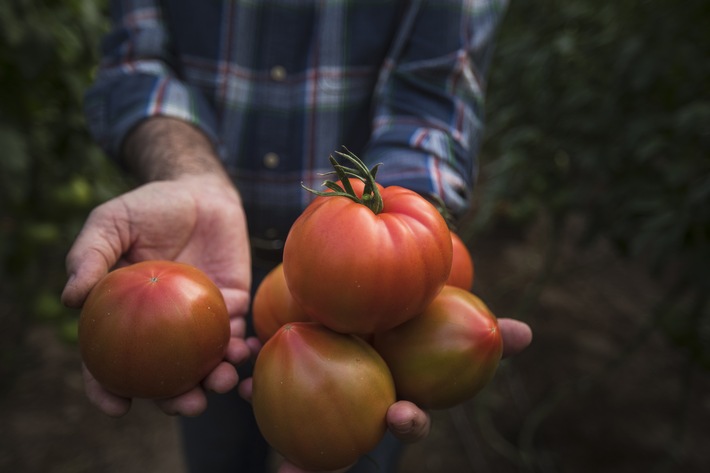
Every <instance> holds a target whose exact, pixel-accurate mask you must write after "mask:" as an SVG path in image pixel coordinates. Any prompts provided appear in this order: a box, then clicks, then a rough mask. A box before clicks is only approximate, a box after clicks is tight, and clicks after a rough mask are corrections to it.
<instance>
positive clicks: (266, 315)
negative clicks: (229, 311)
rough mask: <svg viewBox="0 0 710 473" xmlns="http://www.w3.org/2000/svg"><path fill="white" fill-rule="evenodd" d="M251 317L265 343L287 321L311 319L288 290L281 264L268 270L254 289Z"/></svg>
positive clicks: (260, 338) (258, 334)
mask: <svg viewBox="0 0 710 473" xmlns="http://www.w3.org/2000/svg"><path fill="white" fill-rule="evenodd" d="M252 318H253V321H254V331H255V332H256V335H257V337H258V338H259V340H261V342H262V343H266V341H267V340H268V339H269V338H271V336H272V335H273V334H275V333H276V331H277V330H278V329H279V328H281V327H282V326H283V325H284V324H285V323H287V322H308V321H311V320H312V319H311V318H310V317H309V316H308V314H306V311H305V310H303V308H302V307H301V306H300V305H298V303H297V302H296V301H295V300H294V298H293V296H292V295H291V292H290V291H289V290H288V286H286V279H285V278H284V270H283V264H279V265H278V266H276V267H275V268H274V269H272V270H271V271H269V274H267V275H266V277H265V278H264V279H263V280H262V281H261V283H260V284H259V287H258V288H257V289H256V294H254V302H253V304H252Z"/></svg>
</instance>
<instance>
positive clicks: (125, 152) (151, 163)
mask: <svg viewBox="0 0 710 473" xmlns="http://www.w3.org/2000/svg"><path fill="white" fill-rule="evenodd" d="M121 159H122V160H123V162H124V164H125V165H126V167H127V168H128V170H129V171H130V172H131V174H133V175H134V176H135V177H136V178H138V179H139V180H140V181H142V182H149V181H156V180H179V179H183V178H185V177H190V176H200V175H207V176H214V177H215V178H219V179H222V180H226V181H229V178H228V175H227V173H226V171H225V169H224V167H223V166H222V163H221V162H220V160H219V157H218V156H217V152H216V150H215V149H214V146H213V144H212V142H211V141H210V140H209V138H208V137H207V136H206V135H205V134H204V133H203V132H202V131H201V130H199V129H198V128H197V127H195V126H193V125H191V124H190V123H188V122H185V121H183V120H179V119H176V118H170V117H153V118H149V119H147V120H144V121H143V122H141V123H140V124H138V125H137V126H136V127H135V128H134V129H133V130H132V131H131V132H130V133H129V134H128V136H127V137H126V140H125V142H124V144H123V148H122V152H121Z"/></svg>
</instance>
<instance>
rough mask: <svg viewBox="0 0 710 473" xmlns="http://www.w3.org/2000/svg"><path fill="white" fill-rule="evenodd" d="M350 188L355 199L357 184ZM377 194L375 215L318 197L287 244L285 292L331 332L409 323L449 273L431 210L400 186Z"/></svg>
mask: <svg viewBox="0 0 710 473" xmlns="http://www.w3.org/2000/svg"><path fill="white" fill-rule="evenodd" d="M353 187H356V186H355V185H354V186H353ZM355 190H356V192H359V195H361V194H362V185H361V183H360V186H359V187H356V189H355ZM380 192H381V195H382V199H383V202H384V208H383V211H382V212H380V213H379V214H375V213H374V212H372V211H371V210H370V209H369V208H367V207H366V206H364V205H361V204H359V203H356V202H353V201H352V200H350V199H348V198H346V197H340V196H334V197H322V196H321V197H317V198H316V199H315V200H314V201H313V202H312V203H311V204H310V205H309V206H308V207H307V208H306V209H305V210H304V212H303V213H302V214H301V215H300V216H299V218H298V219H297V220H296V221H295V222H294V224H293V225H292V227H291V230H290V232H289V234H288V236H287V238H286V244H285V248H284V274H285V277H286V282H287V284H288V287H289V290H290V291H291V294H293V297H294V298H295V299H296V300H297V301H298V303H299V304H300V305H301V306H302V307H303V308H304V309H305V310H306V312H307V313H308V314H309V315H310V316H311V317H313V318H314V319H315V320H317V321H319V322H320V323H322V324H324V325H326V326H327V327H329V328H331V329H333V330H336V331H338V332H344V333H358V334H366V333H371V332H376V331H381V330H387V329H389V328H391V327H394V326H396V325H399V324H400V323H402V322H404V321H406V320H408V319H410V318H412V317H414V316H415V315H417V314H418V313H420V312H421V311H422V310H423V309H424V308H425V307H426V306H427V305H428V304H429V303H430V302H431V301H432V300H433V299H434V297H435V296H436V294H438V293H439V291H440V290H441V288H442V287H443V286H444V283H445V282H446V280H447V278H448V276H449V273H450V271H451V260H452V251H453V250H452V244H451V237H450V232H449V229H448V227H447V225H446V221H445V220H444V218H443V217H442V216H441V215H440V214H439V212H438V211H437V210H436V208H435V207H434V206H433V205H432V204H431V203H429V202H428V201H426V200H425V199H424V198H422V197H421V196H420V195H418V194H416V193H415V192H412V191H410V190H408V189H405V188H402V187H398V186H390V187H386V188H382V187H381V186H380Z"/></svg>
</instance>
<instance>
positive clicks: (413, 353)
mask: <svg viewBox="0 0 710 473" xmlns="http://www.w3.org/2000/svg"><path fill="white" fill-rule="evenodd" d="M372 344H373V346H374V347H375V349H376V350H377V351H378V353H380V355H382V358H384V359H385V361H386V362H387V365H388V366H389V368H390V370H391V372H392V377H393V378H394V381H395V386H396V387H397V396H398V397H399V398H400V399H404V400H407V401H412V402H414V403H415V404H417V405H418V406H419V407H421V408H424V409H443V408H448V407H453V406H455V405H457V404H459V403H461V402H464V401H466V400H468V399H470V398H472V397H473V396H474V395H475V394H476V393H478V392H479V391H480V390H481V389H482V388H483V387H484V386H485V385H486V384H488V382H489V381H490V380H491V379H492V377H493V375H494V374H495V372H496V370H497V368H498V364H499V362H500V359H501V355H502V353H503V339H502V337H501V333H500V330H499V329H498V321H497V319H496V317H495V316H494V315H493V314H492V313H491V311H490V310H489V309H488V307H486V305H485V304H484V303H483V302H482V301H481V300H480V299H479V298H478V297H477V296H475V295H474V294H472V293H471V292H469V291H467V290H465V289H461V288H457V287H453V286H446V287H444V289H443V290H442V291H441V293H440V294H439V295H438V296H437V297H436V298H435V299H434V301H433V302H432V303H431V304H430V305H429V307H427V309H426V310H425V311H424V312H423V313H422V314H421V315H420V316H418V317H416V318H414V319H412V320H410V321H408V322H405V323H404V324H402V325H400V326H398V327H395V328H394V329H392V330H389V331H386V332H383V333H377V334H375V336H374V338H373V341H372Z"/></svg>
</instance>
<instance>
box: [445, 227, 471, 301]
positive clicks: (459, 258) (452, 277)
mask: <svg viewBox="0 0 710 473" xmlns="http://www.w3.org/2000/svg"><path fill="white" fill-rule="evenodd" d="M451 244H452V248H453V259H452V263H451V274H449V279H448V280H447V281H446V284H447V285H449V286H456V287H460V288H461V289H466V290H467V291H470V290H471V289H472V288H473V278H474V266H473V258H472V257H471V252H470V251H468V248H467V247H466V244H465V243H464V242H463V240H461V237H459V236H458V235H457V234H456V233H454V232H451Z"/></svg>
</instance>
